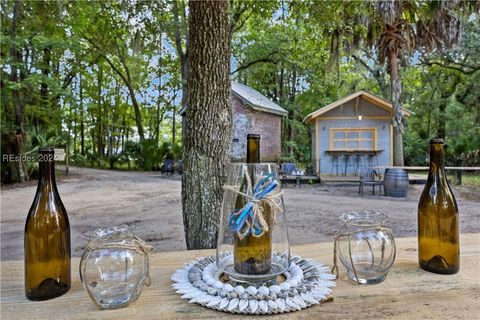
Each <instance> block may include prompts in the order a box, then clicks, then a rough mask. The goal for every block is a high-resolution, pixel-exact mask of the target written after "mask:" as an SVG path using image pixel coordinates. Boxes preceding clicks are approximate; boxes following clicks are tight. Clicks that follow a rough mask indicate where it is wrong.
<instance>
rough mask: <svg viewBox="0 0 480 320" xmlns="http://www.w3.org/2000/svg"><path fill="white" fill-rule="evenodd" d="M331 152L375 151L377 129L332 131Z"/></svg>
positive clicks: (340, 129)
mask: <svg viewBox="0 0 480 320" xmlns="http://www.w3.org/2000/svg"><path fill="white" fill-rule="evenodd" d="M330 130H331V132H330V149H331V150H374V149H375V146H376V136H377V135H376V128H338V129H337V128H336V129H330Z"/></svg>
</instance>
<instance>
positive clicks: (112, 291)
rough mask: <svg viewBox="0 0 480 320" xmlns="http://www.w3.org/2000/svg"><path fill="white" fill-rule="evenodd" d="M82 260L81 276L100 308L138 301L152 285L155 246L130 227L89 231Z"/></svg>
mask: <svg viewBox="0 0 480 320" xmlns="http://www.w3.org/2000/svg"><path fill="white" fill-rule="evenodd" d="M87 240H88V245H87V248H86V250H85V252H84V253H83V256H82V258H81V260H80V279H81V281H82V284H83V287H84V289H85V290H86V291H87V293H88V295H89V296H90V298H92V300H93V302H94V303H95V304H96V305H97V307H99V308H100V309H112V308H119V307H123V306H126V305H128V304H129V303H131V302H133V301H135V300H136V299H137V298H138V296H139V295H140V292H141V291H142V288H143V286H144V285H147V286H149V285H150V275H149V258H148V252H149V251H151V249H152V247H150V246H147V245H146V244H145V242H144V241H143V240H142V239H140V238H138V237H137V236H135V235H134V234H133V233H132V232H131V231H130V230H129V227H128V226H121V227H112V228H108V229H99V230H95V231H93V232H90V233H88V234H87Z"/></svg>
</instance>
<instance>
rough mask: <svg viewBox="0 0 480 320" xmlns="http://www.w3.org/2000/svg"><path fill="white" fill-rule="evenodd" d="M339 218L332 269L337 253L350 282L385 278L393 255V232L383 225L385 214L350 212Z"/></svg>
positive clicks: (394, 251) (378, 281)
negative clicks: (340, 221) (340, 226)
mask: <svg viewBox="0 0 480 320" xmlns="http://www.w3.org/2000/svg"><path fill="white" fill-rule="evenodd" d="M341 220H342V221H343V226H342V228H341V229H340V231H339V233H338V235H337V236H336V237H335V249H334V250H335V251H334V264H335V266H334V269H335V268H337V266H336V265H337V261H336V260H337V256H338V257H339V258H340V261H341V262H342V264H343V265H344V266H345V268H346V269H347V274H348V276H349V277H350V279H352V280H353V281H356V282H357V283H359V284H376V283H380V282H382V281H384V280H385V277H386V276H387V273H388V270H389V269H390V267H391V266H392V265H393V262H394V261H395V254H396V248H395V240H394V238H393V235H392V232H391V230H390V229H389V228H386V227H385V222H386V220H387V215H386V214H384V213H379V212H374V211H349V212H346V213H344V214H343V215H342V216H341ZM337 275H338V268H337Z"/></svg>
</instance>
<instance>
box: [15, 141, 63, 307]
mask: <svg viewBox="0 0 480 320" xmlns="http://www.w3.org/2000/svg"><path fill="white" fill-rule="evenodd" d="M38 157H39V177H38V187H37V193H36V194H35V198H34V200H33V203H32V206H31V208H30V211H29V212H28V216H27V222H26V223H25V242H24V249H25V295H26V297H27V298H28V299H30V300H47V299H51V298H55V297H58V296H61V295H62V294H64V293H66V292H67V291H68V290H69V289H70V285H71V274H70V257H71V253H70V224H69V221H68V216H67V211H66V210H65V207H64V206H63V203H62V200H61V199H60V196H59V194H58V190H57V185H56V183H55V166H54V153H53V149H51V148H44V149H40V151H39V154H38Z"/></svg>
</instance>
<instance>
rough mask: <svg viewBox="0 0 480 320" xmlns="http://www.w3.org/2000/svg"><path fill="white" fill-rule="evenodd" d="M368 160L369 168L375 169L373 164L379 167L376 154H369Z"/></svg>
mask: <svg viewBox="0 0 480 320" xmlns="http://www.w3.org/2000/svg"><path fill="white" fill-rule="evenodd" d="M367 157H368V158H367V159H366V161H367V165H368V166H369V167H373V164H374V163H375V165H376V166H377V167H378V157H377V154H376V153H374V154H369V155H368V156H367Z"/></svg>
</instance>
